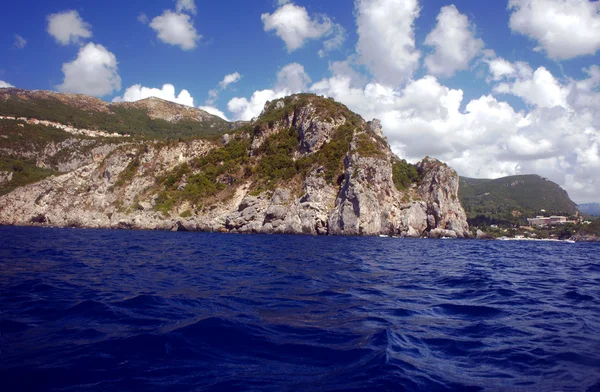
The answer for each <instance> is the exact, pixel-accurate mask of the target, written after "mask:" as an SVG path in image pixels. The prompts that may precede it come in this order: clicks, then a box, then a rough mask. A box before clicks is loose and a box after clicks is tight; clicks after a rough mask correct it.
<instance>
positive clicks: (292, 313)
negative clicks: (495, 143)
mask: <svg viewBox="0 0 600 392" xmlns="http://www.w3.org/2000/svg"><path fill="white" fill-rule="evenodd" d="M0 240H1V241H2V243H1V246H0V268H1V270H0V289H1V293H0V294H1V302H0V310H1V311H2V318H1V321H0V330H1V332H2V340H1V349H2V353H1V355H0V390H2V391H13V390H14V391H23V390H63V391H79V390H83V391H87V390H101V391H128V390H159V391H162V390H164V391H187V390H272V391H282V390H310V391H320V390H390V391H392V390H393V391H398V390H423V391H436V390H440V391H444V390H458V391H468V390H523V391H586V390H590V391H595V390H596V391H597V390H600V245H598V244H567V243H542V242H535V243H533V242H502V241H497V242H484V241H479V242H478V241H451V240H448V241H443V240H439V241H434V240H403V239H392V238H323V237H300V236H258V235H255V236H242V235H222V234H199V233H168V232H130V231H104V230H81V229H36V228H7V227H4V228H0Z"/></svg>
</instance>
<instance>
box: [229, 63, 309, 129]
mask: <svg viewBox="0 0 600 392" xmlns="http://www.w3.org/2000/svg"><path fill="white" fill-rule="evenodd" d="M310 82H311V79H310V77H309V76H308V75H307V74H306V72H305V71H304V67H303V66H302V65H300V64H298V63H292V64H288V65H286V66H285V67H283V68H282V69H281V70H280V71H279V73H278V74H277V82H276V84H275V86H274V87H273V88H272V89H266V90H261V91H255V92H254V94H252V97H250V99H249V100H248V99H247V98H244V97H241V98H240V97H235V98H233V99H231V100H230V101H229V102H228V103H227V109H228V110H229V111H230V112H231V113H233V116H234V118H235V119H236V120H246V121H247V120H251V119H252V118H254V117H256V116H258V115H259V114H260V113H261V112H262V110H263V108H264V106H265V103H266V102H267V101H272V100H273V99H277V98H282V97H285V96H287V95H291V94H295V93H299V92H302V91H306V90H307V88H308V84H309V83H310Z"/></svg>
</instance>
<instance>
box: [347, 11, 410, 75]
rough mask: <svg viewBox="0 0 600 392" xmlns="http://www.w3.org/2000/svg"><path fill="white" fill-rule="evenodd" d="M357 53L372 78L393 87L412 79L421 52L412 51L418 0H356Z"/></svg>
mask: <svg viewBox="0 0 600 392" xmlns="http://www.w3.org/2000/svg"><path fill="white" fill-rule="evenodd" d="M355 7H356V10H355V13H356V18H357V24H358V31H357V32H358V44H357V46H356V50H357V52H358V55H359V61H360V62H361V63H362V64H365V65H366V66H367V67H368V68H369V70H370V71H371V73H372V74H373V75H374V76H375V78H376V79H377V80H378V81H379V82H382V83H387V84H390V85H393V86H398V85H401V84H402V83H403V82H405V81H406V80H408V79H410V77H412V74H413V72H414V71H415V70H416V69H417V68H418V67H419V59H420V57H421V53H420V52H419V51H418V50H417V49H416V48H415V33H414V22H415V19H416V18H417V17H418V16H419V12H420V9H419V4H418V1H417V0H356V2H355Z"/></svg>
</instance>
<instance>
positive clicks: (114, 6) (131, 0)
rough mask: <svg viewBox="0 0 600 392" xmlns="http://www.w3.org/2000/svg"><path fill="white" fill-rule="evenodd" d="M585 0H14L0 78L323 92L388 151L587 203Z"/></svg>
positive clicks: (243, 114) (596, 121)
mask: <svg viewBox="0 0 600 392" xmlns="http://www.w3.org/2000/svg"><path fill="white" fill-rule="evenodd" d="M599 51H600V1H598V0H594V1H592V0H486V1H481V0H455V1H443V0H355V1H351V0H328V1H317V0H293V1H292V0H252V1H247V0H239V1H238V0H229V1H227V0H222V1H204V0H156V1H152V2H149V1H146V0H126V1H122V0H121V1H116V0H103V1H99V0H53V1H41V0H37V1H33V0H21V1H20V2H10V4H8V3H7V4H5V5H4V6H3V7H2V11H1V12H0V88H1V87H10V86H15V87H18V88H24V89H32V90H54V91H59V92H71V93H82V94H88V95H93V96H96V97H99V98H102V99H104V100H106V101H135V100H138V99H142V98H146V97H148V96H157V97H161V98H164V99H168V100H171V101H174V102H178V103H181V104H184V105H189V106H195V107H200V108H202V109H204V110H207V111H208V112H210V113H213V114H216V115H219V116H221V117H223V118H226V119H228V120H250V119H252V118H253V117H256V116H258V115H259V114H260V112H261V111H262V109H263V107H264V104H265V102H267V101H268V100H272V99H276V98H279V97H283V96H286V95H289V94H293V93H298V92H310V93H315V94H319V95H323V96H327V97H333V98H334V99H336V100H337V101H339V102H342V103H343V104H345V105H346V106H348V107H349V108H350V109H351V110H353V111H355V112H357V113H359V114H360V115H362V116H363V117H364V118H365V119H367V120H370V119H372V118H378V119H380V120H381V121H382V124H383V132H384V135H385V136H386V137H387V139H388V141H389V142H390V145H391V146H392V149H393V151H394V152H395V153H396V154H397V155H398V156H400V157H401V158H405V159H407V160H408V161H410V162H416V161H419V160H421V159H422V158H423V157H425V156H432V157H436V158H438V159H440V160H442V161H445V162H447V163H448V164H450V165H451V166H452V167H453V168H454V169H456V171H457V172H458V173H459V174H460V175H462V176H468V177H476V178H497V177H502V176H508V175H516V174H532V173H533V174H539V175H541V176H544V177H546V178H548V179H550V180H552V181H554V182H556V183H558V184H559V185H561V186H562V187H563V188H564V189H566V190H567V191H568V193H569V195H570V196H571V198H572V199H573V200H574V201H576V202H578V203H584V202H600V66H599V65H600V54H599Z"/></svg>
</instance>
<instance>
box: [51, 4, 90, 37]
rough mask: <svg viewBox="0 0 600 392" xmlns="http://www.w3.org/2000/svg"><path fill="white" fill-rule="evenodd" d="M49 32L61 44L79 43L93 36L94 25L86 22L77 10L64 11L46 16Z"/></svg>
mask: <svg viewBox="0 0 600 392" xmlns="http://www.w3.org/2000/svg"><path fill="white" fill-rule="evenodd" d="M46 19H47V21H48V27H47V31H48V34H50V35H51V36H53V37H54V39H55V40H56V42H58V43H60V44H61V45H68V44H77V43H79V42H81V39H82V38H90V37H91V36H92V26H91V25H90V24H89V23H86V22H84V20H83V19H81V16H79V13H78V12H77V11H76V10H70V11H63V12H59V13H56V14H51V15H48V16H47V17H46Z"/></svg>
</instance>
